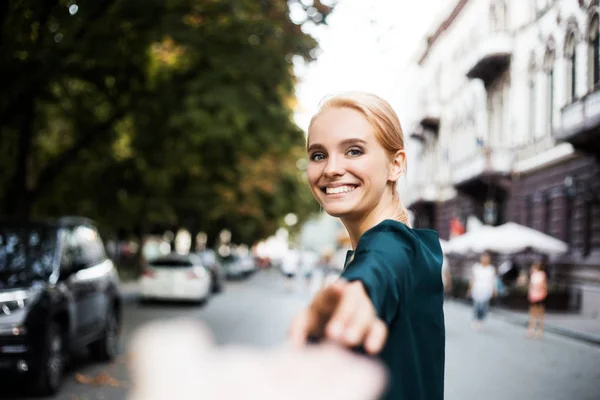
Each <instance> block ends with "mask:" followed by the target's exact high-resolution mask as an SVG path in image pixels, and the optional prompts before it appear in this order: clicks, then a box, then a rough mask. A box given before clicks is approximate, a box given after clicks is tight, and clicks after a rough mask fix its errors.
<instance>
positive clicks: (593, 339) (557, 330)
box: [444, 297, 600, 346]
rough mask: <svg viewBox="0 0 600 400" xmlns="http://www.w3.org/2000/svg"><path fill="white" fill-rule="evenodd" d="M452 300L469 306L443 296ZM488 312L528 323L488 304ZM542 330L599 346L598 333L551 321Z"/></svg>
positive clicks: (465, 302)
mask: <svg viewBox="0 0 600 400" xmlns="http://www.w3.org/2000/svg"><path fill="white" fill-rule="evenodd" d="M446 301H448V302H452V303H455V304H462V305H466V306H470V305H471V302H470V301H468V300H465V299H457V298H449V297H447V298H445V299H444V302H446ZM490 312H491V313H492V314H493V315H495V316H498V317H500V318H502V319H503V320H504V321H506V322H508V323H511V324H513V325H517V326H522V327H525V328H527V326H528V324H529V320H528V319H527V318H524V317H520V316H516V315H514V314H513V313H511V312H510V311H507V310H504V309H502V308H498V307H495V306H490ZM544 330H545V331H546V332H551V333H554V334H557V335H560V336H564V337H568V338H571V339H575V340H578V341H581V342H585V343H588V344H592V345H595V346H600V336H598V335H593V334H591V333H584V332H579V331H576V330H573V329H568V328H563V327H561V326H558V325H553V324H551V323H548V322H546V323H544Z"/></svg>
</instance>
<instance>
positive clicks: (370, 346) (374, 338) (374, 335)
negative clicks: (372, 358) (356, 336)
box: [364, 319, 388, 355]
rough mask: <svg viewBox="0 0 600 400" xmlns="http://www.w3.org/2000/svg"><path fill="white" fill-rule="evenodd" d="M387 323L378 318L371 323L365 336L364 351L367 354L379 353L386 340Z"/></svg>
mask: <svg viewBox="0 0 600 400" xmlns="http://www.w3.org/2000/svg"><path fill="white" fill-rule="evenodd" d="M387 336H388V328H387V325H386V324H385V323H384V322H383V321H382V320H380V319H377V320H376V321H375V322H373V324H372V325H371V328H370V329H369V332H368V334H367V337H366V338H365V346H364V348H365V351H366V352H367V353H369V354H372V355H375V354H379V353H380V352H381V350H383V346H384V345H385V342H386V340H387Z"/></svg>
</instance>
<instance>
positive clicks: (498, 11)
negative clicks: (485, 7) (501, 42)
mask: <svg viewBox="0 0 600 400" xmlns="http://www.w3.org/2000/svg"><path fill="white" fill-rule="evenodd" d="M505 29H506V5H505V4H504V1H502V0H496V1H493V2H492V4H491V6H490V30H491V31H492V32H495V31H504V30H505Z"/></svg>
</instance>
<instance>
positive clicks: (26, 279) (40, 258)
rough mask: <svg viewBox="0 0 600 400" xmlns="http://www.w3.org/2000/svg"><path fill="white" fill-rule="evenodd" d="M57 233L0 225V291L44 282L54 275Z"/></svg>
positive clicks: (41, 227) (37, 228)
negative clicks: (39, 281)
mask: <svg viewBox="0 0 600 400" xmlns="http://www.w3.org/2000/svg"><path fill="white" fill-rule="evenodd" d="M56 238H57V234H56V230H55V229H54V228H50V227H44V226H8V225H0V290H1V289H3V288H7V287H17V286H22V285H28V284H31V283H32V282H33V281H38V280H45V279H47V277H48V276H50V274H51V273H52V272H53V265H54V257H55V255H56V242H57V241H56Z"/></svg>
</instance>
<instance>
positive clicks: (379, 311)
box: [290, 92, 445, 400]
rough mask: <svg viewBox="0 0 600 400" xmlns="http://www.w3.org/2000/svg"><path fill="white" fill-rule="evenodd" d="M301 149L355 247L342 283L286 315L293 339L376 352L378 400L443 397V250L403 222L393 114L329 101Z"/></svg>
mask: <svg viewBox="0 0 600 400" xmlns="http://www.w3.org/2000/svg"><path fill="white" fill-rule="evenodd" d="M307 153H308V159H309V161H308V168H307V175H308V182H309V185H310V188H311V191H312V193H313V195H314V197H315V198H316V200H317V201H318V202H319V203H320V205H321V207H322V208H323V209H324V210H325V211H326V212H327V213H328V214H329V215H331V216H334V217H338V218H340V219H341V221H342V223H343V224H344V226H345V228H346V230H347V231H348V233H349V236H350V241H351V246H352V249H353V250H351V251H349V252H348V255H347V258H346V262H345V267H344V270H343V271H342V274H341V279H339V280H337V281H336V282H335V283H333V284H331V285H328V286H326V287H325V288H323V289H321V290H320V291H319V292H317V294H316V295H315V297H314V299H313V301H312V302H311V304H310V305H309V306H308V307H307V308H306V309H305V310H303V311H302V312H301V313H300V314H299V315H298V316H297V317H296V318H295V319H294V321H293V323H292V325H291V327H290V338H291V340H292V343H294V344H296V345H298V346H302V345H304V344H306V343H307V342H314V341H319V340H327V341H329V342H333V343H335V344H338V345H340V346H343V347H347V348H352V349H355V350H357V351H359V352H362V353H367V354H369V355H376V357H377V358H378V359H380V360H382V361H383V363H384V364H385V365H386V366H387V368H388V370H389V372H390V386H389V388H388V390H387V393H386V395H385V397H384V398H385V399H429V400H438V399H442V398H443V393H444V353H445V350H444V348H445V331H444V330H445V328H444V314H443V308H442V305H443V285H442V279H441V275H442V274H441V264H442V250H441V247H440V242H439V237H438V235H437V233H436V232H435V231H433V230H421V229H411V228H410V227H409V226H408V212H407V210H406V209H405V208H404V207H403V206H402V203H401V201H400V197H399V194H398V192H397V187H396V186H397V181H398V180H399V179H400V177H401V176H402V175H403V174H404V172H405V171H406V156H405V152H404V137H403V133H402V128H401V126H400V121H399V120H398V117H397V115H396V113H395V112H394V110H393V109H392V107H391V106H390V105H389V104H388V103H387V102H386V101H384V100H383V99H381V98H379V97H377V96H375V95H372V94H368V93H362V92H351V93H345V94H339V95H335V96H332V97H329V98H327V99H325V100H324V101H323V102H322V103H321V105H320V108H319V111H318V112H317V113H316V115H315V116H313V118H312V120H311V122H310V125H309V129H308V137H307Z"/></svg>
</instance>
